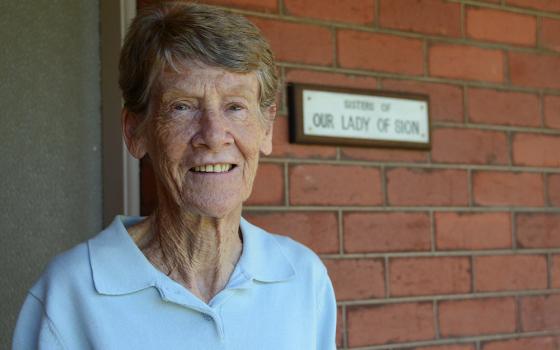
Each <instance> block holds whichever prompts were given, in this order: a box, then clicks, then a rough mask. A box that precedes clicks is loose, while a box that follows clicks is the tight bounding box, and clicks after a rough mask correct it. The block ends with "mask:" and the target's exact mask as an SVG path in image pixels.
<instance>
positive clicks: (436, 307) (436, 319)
mask: <svg viewBox="0 0 560 350" xmlns="http://www.w3.org/2000/svg"><path fill="white" fill-rule="evenodd" d="M432 312H433V313H434V330H435V332H436V337H435V338H436V339H440V338H441V331H440V329H439V323H440V322H439V305H438V302H437V301H435V300H434V301H433V302H432Z"/></svg>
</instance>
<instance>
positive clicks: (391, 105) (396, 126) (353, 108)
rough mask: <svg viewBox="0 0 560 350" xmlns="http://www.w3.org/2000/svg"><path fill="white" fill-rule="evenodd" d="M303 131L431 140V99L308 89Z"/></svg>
mask: <svg viewBox="0 0 560 350" xmlns="http://www.w3.org/2000/svg"><path fill="white" fill-rule="evenodd" d="M303 134H304V135H309V136H326V137H344V138H357V139H365V140H380V141H381V140H382V141H398V142H413V143H426V144H428V143H429V142H430V132H429V119H428V102H427V101H424V100H414V99H406V98H396V97H384V96H370V95H359V94H349V93H341V92H328V91H315V90H307V89H305V90H303Z"/></svg>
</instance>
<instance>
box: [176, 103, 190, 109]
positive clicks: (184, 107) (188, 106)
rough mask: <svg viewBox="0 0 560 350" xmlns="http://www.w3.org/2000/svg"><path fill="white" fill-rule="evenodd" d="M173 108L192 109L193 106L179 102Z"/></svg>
mask: <svg viewBox="0 0 560 350" xmlns="http://www.w3.org/2000/svg"><path fill="white" fill-rule="evenodd" d="M173 109H174V110H176V111H190V110H192V109H193V107H192V106H190V105H188V104H185V103H177V104H175V105H173Z"/></svg>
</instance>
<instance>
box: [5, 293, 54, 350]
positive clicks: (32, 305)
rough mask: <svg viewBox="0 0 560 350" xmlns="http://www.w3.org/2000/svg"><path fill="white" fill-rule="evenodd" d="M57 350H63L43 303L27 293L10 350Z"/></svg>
mask: <svg viewBox="0 0 560 350" xmlns="http://www.w3.org/2000/svg"><path fill="white" fill-rule="evenodd" d="M35 349H37V350H59V349H64V346H63V345H62V343H61V341H60V338H59V336H58V332H57V330H56V328H55V326H54V324H53V323H52V321H51V320H50V319H49V317H48V316H47V314H46V313H45V308H44V305H43V303H42V302H41V301H40V300H39V299H38V298H37V297H35V296H34V295H33V294H31V293H29V294H28V295H27V298H26V299H25V302H24V303H23V307H22V308H21V311H20V314H19V317H18V321H17V324H16V330H15V332H14V338H13V342H12V350H35Z"/></svg>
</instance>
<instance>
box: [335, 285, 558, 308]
mask: <svg viewBox="0 0 560 350" xmlns="http://www.w3.org/2000/svg"><path fill="white" fill-rule="evenodd" d="M550 295H560V289H559V288H555V289H539V290H515V291H503V292H478V293H469V294H447V295H429V296H410V297H389V298H379V299H361V300H348V301H338V304H339V305H347V306H376V305H393V304H403V303H422V302H432V301H460V300H480V299H494V298H515V297H535V296H550Z"/></svg>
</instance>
